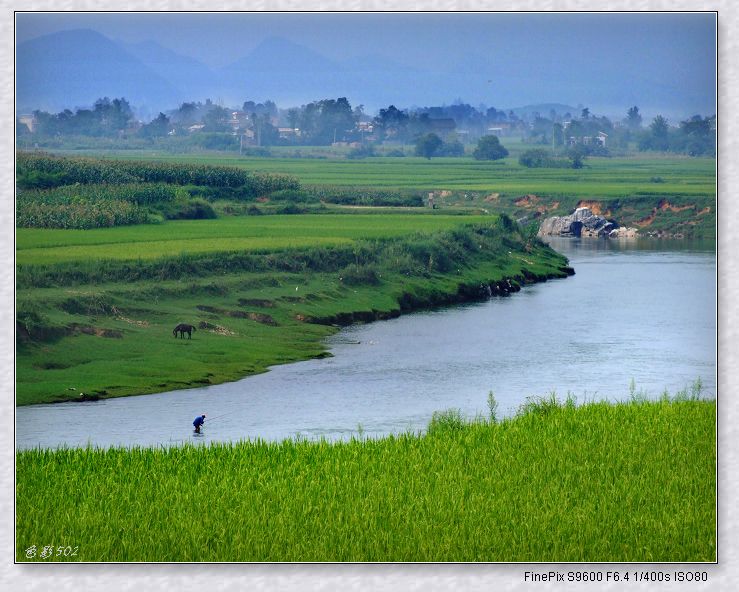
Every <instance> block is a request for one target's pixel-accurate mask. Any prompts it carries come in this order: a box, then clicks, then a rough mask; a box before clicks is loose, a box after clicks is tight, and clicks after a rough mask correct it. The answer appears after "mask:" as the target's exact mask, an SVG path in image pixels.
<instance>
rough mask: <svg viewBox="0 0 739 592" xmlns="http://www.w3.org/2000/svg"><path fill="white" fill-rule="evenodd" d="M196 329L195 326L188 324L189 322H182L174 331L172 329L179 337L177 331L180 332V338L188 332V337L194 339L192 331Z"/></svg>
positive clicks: (173, 333)
mask: <svg viewBox="0 0 739 592" xmlns="http://www.w3.org/2000/svg"><path fill="white" fill-rule="evenodd" d="M193 331H195V327H193V326H192V325H188V324H187V323H180V324H179V325H177V326H176V327H175V328H174V331H172V335H174V336H175V337H177V333H179V334H180V338H181V339H184V338H185V333H187V338H188V339H192V332H193Z"/></svg>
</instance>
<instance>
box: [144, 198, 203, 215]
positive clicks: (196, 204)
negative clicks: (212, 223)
mask: <svg viewBox="0 0 739 592" xmlns="http://www.w3.org/2000/svg"><path fill="white" fill-rule="evenodd" d="M157 210H158V211H160V212H161V213H162V214H163V215H164V217H165V218H166V219H167V220H206V219H212V218H216V217H217V216H216V213H215V211H214V210H213V206H211V205H210V204H209V203H208V202H207V201H205V200H204V199H198V198H193V199H190V198H179V199H177V200H175V201H174V202H171V203H166V204H160V207H158V208H157Z"/></svg>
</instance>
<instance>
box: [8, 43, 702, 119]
mask: <svg viewBox="0 0 739 592" xmlns="http://www.w3.org/2000/svg"><path fill="white" fill-rule="evenodd" d="M573 51H574V50H573V49H572V48H567V47H557V48H555V47H552V48H551V51H550V52H548V53H545V55H541V53H536V52H535V49H534V48H532V47H530V46H529V45H528V44H526V43H522V44H521V45H520V46H517V47H515V48H510V47H504V46H501V47H498V46H496V45H495V44H494V43H492V42H491V45H490V47H489V48H488V50H487V51H486V52H485V53H481V52H479V50H477V51H470V52H469V53H467V54H466V55H465V56H464V58H463V59H461V60H458V61H456V63H455V62H452V61H450V60H444V61H443V63H442V62H439V61H435V60H433V59H431V58H429V59H428V60H427V61H426V62H423V63H420V64H419V65H418V66H417V67H416V68H409V67H408V66H407V65H404V64H401V63H399V62H396V61H394V60H393V59H391V58H388V57H385V56H378V55H366V56H358V57H352V58H347V59H345V60H338V59H330V58H328V57H326V56H325V55H322V54H321V53H319V52H317V51H314V50H312V49H310V48H308V47H305V46H303V45H300V44H297V43H294V42H292V41H289V40H287V39H283V38H280V37H269V38H266V39H265V40H264V41H262V42H261V43H260V44H259V45H258V46H257V47H255V48H254V49H253V50H252V51H250V52H244V55H236V52H235V53H234V56H233V61H232V62H231V63H230V64H228V65H227V66H225V67H222V68H219V69H211V68H209V67H208V66H206V65H205V64H203V63H202V62H199V61H198V60H196V59H193V58H190V57H186V56H183V55H180V54H178V53H176V52H174V51H172V50H170V49H167V48H165V47H163V46H161V45H160V44H158V43H156V42H154V41H147V42H143V43H136V44H124V43H119V42H115V41H112V40H111V39H109V38H107V37H105V36H103V35H101V34H99V33H97V32H95V31H92V30H83V29H78V30H71V31H62V32H58V33H54V34H50V35H45V36H42V37H37V38H35V39H31V40H28V41H25V42H22V43H19V44H18V45H17V47H16V76H17V78H16V85H17V86H16V93H17V96H16V99H17V107H18V110H19V112H23V111H26V112H28V111H30V110H33V109H44V110H47V111H53V112H57V111H60V110H61V109H64V108H72V109H73V108H75V107H78V106H90V105H91V104H92V103H93V102H94V101H95V100H96V99H97V98H99V97H103V96H108V97H110V98H113V97H125V98H126V99H128V101H129V102H130V103H131V105H132V106H134V108H136V110H137V112H138V114H139V116H141V117H144V118H147V117H153V116H155V115H156V114H157V113H158V112H159V111H167V110H170V109H173V108H176V107H177V106H178V105H179V104H180V103H182V102H184V101H198V100H199V101H202V100H204V99H205V98H211V99H212V100H214V101H216V102H217V103H221V104H224V105H226V106H233V107H238V106H240V105H241V104H242V103H243V102H244V101H245V100H253V101H258V102H261V101H264V100H266V99H271V100H273V101H275V102H276V103H277V104H278V105H279V106H280V107H283V108H286V107H292V106H298V105H301V104H305V103H308V102H310V101H315V100H320V99H324V98H338V97H347V99H349V101H350V102H351V103H352V104H353V105H358V104H363V105H365V111H366V112H367V113H374V112H376V111H377V110H378V109H380V108H382V107H387V106H388V105H390V104H394V105H395V106H397V107H399V108H407V107H413V106H432V105H443V104H447V105H448V104H451V103H453V102H455V100H457V99H459V100H461V101H463V102H468V103H470V104H472V105H475V106H477V105H479V104H480V103H484V104H485V105H488V106H494V107H496V108H498V109H504V110H506V111H507V110H508V109H510V108H511V106H514V105H531V104H535V103H536V104H549V103H552V102H554V101H557V102H558V103H559V104H561V103H565V104H569V105H573V104H574V105H583V106H587V107H589V108H590V110H591V112H592V113H594V114H607V115H610V116H619V115H621V116H623V115H625V113H626V109H627V108H628V107H630V106H632V105H638V106H639V107H640V108H642V112H643V113H646V112H647V110H648V109H649V108H650V107H651V108H652V109H659V110H660V111H658V112H661V113H663V114H665V115H669V113H670V111H671V110H672V111H673V112H674V111H680V112H682V113H683V114H685V111H686V110H688V109H690V110H692V109H694V108H695V109H696V111H695V112H699V111H698V109H699V107H692V106H691V105H701V104H702V101H701V97H700V96H699V94H700V93H699V92H698V91H693V94H692V95H691V92H690V90H689V89H690V88H694V87H695V85H693V86H691V85H689V84H688V82H689V81H688V80H687V79H686V77H687V76H689V75H690V72H693V71H694V70H695V68H687V67H686V68H680V67H677V68H676V67H672V68H670V67H662V68H661V69H660V70H659V71H655V70H654V68H652V70H651V71H648V72H647V71H646V70H645V71H644V72H641V73H640V74H636V72H632V71H629V70H628V69H627V66H626V65H625V64H624V63H622V62H623V60H620V58H619V56H616V55H614V56H612V57H611V58H609V59H610V60H611V61H610V62H609V63H603V62H602V60H601V61H598V60H595V59H590V60H589V59H587V58H586V59H584V60H583V59H581V60H579V61H577V63H578V67H576V68H575V67H572V64H574V63H575V62H576V60H577V55H576V54H575V53H573ZM624 80H628V81H629V83H628V84H624ZM645 97H648V100H649V102H647V100H646V99H645ZM553 104H554V103H553ZM569 105H560V106H562V107H563V110H564V111H570V112H572V113H573V115H574V114H575V113H578V114H579V108H578V110H576V111H573V108H572V107H570V106H569ZM537 110H538V111H539V112H540V113H541V115H542V116H545V117H547V116H548V115H549V108H547V109H537ZM555 110H556V111H557V112H559V113H562V112H563V110H561V109H559V108H556V107H555ZM691 114H692V112H691Z"/></svg>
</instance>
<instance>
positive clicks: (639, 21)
mask: <svg viewBox="0 0 739 592" xmlns="http://www.w3.org/2000/svg"><path fill="white" fill-rule="evenodd" d="M713 20H714V17H713V15H712V14H705V13H704V14H700V13H693V14H675V13H663V14H643V13H632V14H623V13H613V14H602V13H601V14H597V13H591V14H583V13H556V14H553V13H538V14H537V13H528V14H525V13H508V14H506V13H497V14H493V13H475V14H469V13H467V14H465V13H444V14H439V13H436V14H408V13H405V14H388V13H382V14H381V13H374V14H373V13H362V14H357V13H330V14H327V13H319V14H307V13H303V14H295V13H230V14H223V13H221V14H218V13H116V14H110V13H108V14H103V13H87V14H81V13H77V14H75V13H67V14H64V13H62V14H60V13H56V14H43V13H28V14H19V15H18V17H17V30H16V33H17V40H18V41H23V40H26V39H29V38H31V37H36V36H39V35H43V34H46V33H50V32H53V31H58V30H63V29H76V28H91V29H94V30H96V31H99V32H100V33H103V34H105V35H107V36H108V37H112V38H117V39H120V40H123V41H128V42H131V41H144V40H146V39H155V40H157V41H158V42H159V43H161V44H162V45H164V46H166V47H169V48H170V49H174V50H176V51H177V52H179V53H182V54H184V55H189V56H192V57H195V58H197V59H199V60H201V61H203V62H205V63H206V64H208V65H211V66H221V65H225V64H226V63H229V62H230V61H233V60H234V59H236V58H238V57H241V56H242V55H244V53H246V52H248V51H249V50H250V49H252V48H254V47H255V46H256V45H257V44H258V43H259V42H260V41H261V40H262V39H264V38H266V37H269V36H280V37H286V38H289V39H291V40H293V41H295V42H298V43H301V44H304V45H307V46H308V47H311V48H312V49H315V50H318V51H320V52H321V53H324V54H325V55H327V56H329V57H335V58H339V57H344V56H354V55H366V54H372V53H376V54H380V55H385V56H388V57H390V56H392V57H394V58H396V59H397V60H398V61H401V62H407V63H410V64H428V63H429V62H433V61H440V62H441V63H448V62H451V61H454V59H455V58H458V57H459V56H462V55H464V54H466V53H470V52H484V51H487V50H489V49H490V48H494V49H497V50H502V51H524V52H527V53H530V54H531V55H532V56H536V55H541V54H543V53H546V52H550V51H554V52H557V53H561V54H562V55H563V57H567V58H568V59H573V60H578V59H582V60H589V59H594V58H597V59H604V60H605V61H606V63H610V62H618V61H619V60H622V59H629V57H632V56H634V55H638V54H641V58H640V59H641V60H643V61H644V62H646V64H645V65H648V64H649V63H651V62H654V61H657V60H659V59H669V60H671V61H672V60H674V61H676V62H680V61H682V60H685V61H689V62H694V61H696V60H697V61H700V62H701V63H702V64H703V65H704V66H705V67H707V68H712V67H713V53H714V45H715V33H714V26H713ZM572 65H574V66H576V63H575V64H572Z"/></svg>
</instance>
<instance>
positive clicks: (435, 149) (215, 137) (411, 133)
mask: <svg viewBox="0 0 739 592" xmlns="http://www.w3.org/2000/svg"><path fill="white" fill-rule="evenodd" d="M498 127H500V129H501V130H503V129H504V130H505V133H506V134H509V135H513V134H515V135H519V136H521V137H522V138H523V139H524V140H525V141H526V142H528V143H531V144H534V145H536V144H538V145H541V146H547V147H551V148H552V149H553V150H554V151H562V150H565V149H572V146H574V145H579V146H581V148H580V151H581V152H582V156H588V155H595V156H598V155H602V156H607V155H608V154H609V149H615V150H627V149H629V148H630V147H635V148H636V149H638V150H641V151H669V152H675V153H682V154H688V155H691V156H703V155H709V156H712V155H715V144H716V116H715V115H713V116H710V117H702V116H700V115H695V116H693V117H691V118H688V119H686V120H684V121H679V122H678V123H677V125H674V124H671V123H670V122H669V121H668V120H667V119H666V118H665V117H663V116H662V115H658V116H656V117H655V118H654V119H653V120H652V121H651V122H650V123H649V124H648V125H646V126H644V125H643V121H642V115H641V113H640V112H639V108H638V107H637V106H632V107H630V108H629V109H628V110H627V111H626V114H625V117H624V118H623V119H621V120H620V121H612V120H611V119H609V118H608V117H605V116H598V115H595V114H592V113H591V112H590V109H589V108H587V107H586V108H583V109H582V110H581V112H580V114H579V115H573V114H571V113H564V114H561V115H560V114H558V113H556V112H555V111H554V110H553V109H552V110H550V112H549V114H548V115H547V116H545V115H542V114H540V113H538V112H533V113H530V114H528V115H525V116H520V117H519V116H518V115H516V114H515V113H514V112H513V111H508V112H506V111H503V110H498V109H496V108H494V107H490V108H484V107H483V106H480V107H479V108H475V107H473V106H471V105H468V104H466V103H462V102H458V103H455V104H453V105H445V106H432V107H415V108H412V109H400V108H398V107H396V106H395V105H389V106H388V107H385V108H381V109H380V110H379V111H378V112H377V114H376V115H375V116H374V117H372V116H369V115H367V114H366V113H365V112H364V106H363V105H357V106H354V107H353V106H352V105H351V103H350V102H349V101H348V100H347V99H346V98H345V97H339V98H336V99H321V100H318V101H312V102H310V103H306V104H304V105H301V106H299V107H292V108H289V109H279V108H278V106H277V105H276V104H275V103H274V102H273V101H270V100H266V101H264V102H255V101H252V100H247V101H244V103H243V104H242V105H241V106H240V107H239V108H236V109H233V108H227V107H224V106H222V105H218V104H216V103H214V102H213V101H211V100H210V99H207V100H206V101H204V102H199V101H198V102H195V101H193V102H184V103H182V104H181V105H180V106H179V107H177V108H176V109H172V110H170V111H167V112H160V113H159V114H158V115H157V116H156V117H155V118H154V119H152V120H151V121H149V122H147V123H140V122H138V121H137V120H136V118H135V115H134V110H133V108H132V107H131V105H130V104H129V103H128V101H127V100H126V99H125V98H115V99H109V98H108V97H103V98H100V99H98V100H97V101H95V103H94V104H93V106H92V107H90V108H78V109H76V110H75V111H72V110H70V109H65V110H63V111H61V112H59V113H48V112H46V111H41V110H36V111H34V112H33V130H34V131H33V134H31V132H30V130H29V128H28V127H27V126H26V125H25V124H23V123H21V122H20V120H18V121H17V124H16V132H17V135H18V136H19V137H21V136H30V135H32V136H35V137H38V138H53V137H65V136H86V137H97V138H123V137H125V138H139V139H142V140H153V139H156V138H165V137H167V136H188V135H192V134H193V132H198V136H197V137H198V139H199V141H200V143H201V144H202V147H204V148H212V149H223V150H228V149H235V148H238V147H239V146H240V145H241V144H242V143H243V139H244V137H247V138H248V141H249V143H250V144H254V145H256V146H274V145H280V144H287V145H301V144H302V145H312V146H320V145H330V144H333V143H336V142H343V143H360V144H362V145H363V146H364V148H363V149H362V150H359V151H357V154H356V156H357V157H362V156H367V155H369V156H371V155H372V153H373V151H372V148H371V145H373V144H377V143H385V144H388V143H397V144H415V145H416V153H417V154H419V155H421V156H428V157H430V156H442V155H443V156H461V155H463V154H464V152H465V150H464V143H463V140H465V136H469V138H470V140H471V141H474V140H477V139H479V138H481V137H485V136H492V135H495V134H494V133H491V130H496V128H498ZM460 132H461V133H460ZM469 132H474V133H469ZM598 134H605V136H606V137H607V143H600V142H597V141H593V138H596V137H597V136H598ZM437 140H438V141H437ZM470 140H467V141H470ZM488 142H489V140H488ZM489 149H490V148H489V147H487V148H483V149H482V150H483V152H484V150H489ZM480 154H482V152H480Z"/></svg>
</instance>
